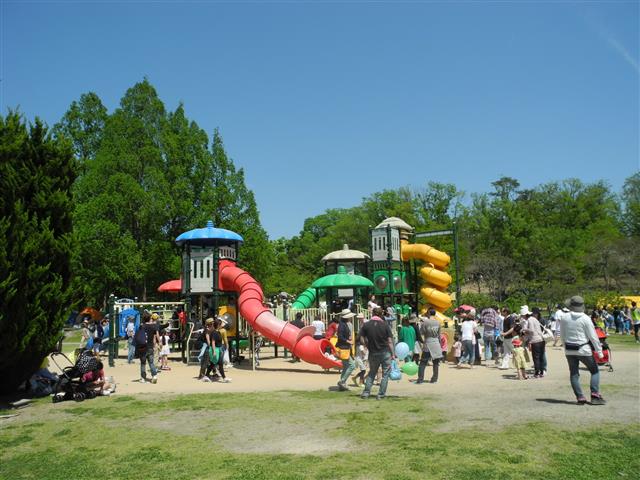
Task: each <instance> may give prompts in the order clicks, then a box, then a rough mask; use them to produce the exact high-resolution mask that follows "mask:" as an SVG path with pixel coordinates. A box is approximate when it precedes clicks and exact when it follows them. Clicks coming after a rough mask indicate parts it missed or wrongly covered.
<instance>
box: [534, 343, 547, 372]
mask: <svg viewBox="0 0 640 480" xmlns="http://www.w3.org/2000/svg"><path fill="white" fill-rule="evenodd" d="M544 347H545V343H544V340H543V341H542V342H536V343H532V344H531V356H532V357H533V370H534V374H535V375H542V374H543V371H544V359H543V357H544Z"/></svg>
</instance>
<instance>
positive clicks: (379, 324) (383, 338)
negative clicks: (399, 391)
mask: <svg viewBox="0 0 640 480" xmlns="http://www.w3.org/2000/svg"><path fill="white" fill-rule="evenodd" d="M358 336H359V338H360V341H362V342H364V345H365V346H366V347H367V349H368V350H369V375H367V379H366V381H365V383H364V391H363V392H362V394H361V395H360V398H363V399H364V398H369V396H370V395H371V386H372V385H373V379H374V378H375V376H376V373H377V372H378V369H379V368H380V367H382V380H381V381H380V390H378V395H377V397H376V398H377V399H378V400H382V399H383V398H385V396H386V394H387V384H388V383H389V373H390V372H391V360H393V359H395V358H396V355H395V351H394V348H393V334H392V333H391V328H390V327H389V325H388V324H387V323H386V322H385V321H384V320H383V319H382V309H381V308H380V307H375V308H374V309H373V311H372V316H371V320H370V321H368V322H367V323H365V324H364V325H363V326H362V328H361V329H360V334H359V335H358Z"/></svg>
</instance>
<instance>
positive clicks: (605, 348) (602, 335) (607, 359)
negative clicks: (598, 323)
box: [593, 327, 613, 372]
mask: <svg viewBox="0 0 640 480" xmlns="http://www.w3.org/2000/svg"><path fill="white" fill-rule="evenodd" d="M596 335H598V340H600V345H601V346H602V355H603V357H602V358H599V357H598V354H597V353H596V352H595V351H594V352H593V358H594V359H595V361H596V363H597V364H598V366H600V365H604V366H607V367H609V371H610V372H613V365H611V347H609V344H608V343H607V332H605V331H604V330H603V329H602V328H600V327H596Z"/></svg>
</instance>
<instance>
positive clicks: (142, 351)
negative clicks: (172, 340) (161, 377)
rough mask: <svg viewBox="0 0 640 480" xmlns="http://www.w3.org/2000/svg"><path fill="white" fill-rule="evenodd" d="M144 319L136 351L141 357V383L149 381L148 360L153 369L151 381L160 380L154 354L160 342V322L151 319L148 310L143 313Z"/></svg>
mask: <svg viewBox="0 0 640 480" xmlns="http://www.w3.org/2000/svg"><path fill="white" fill-rule="evenodd" d="M142 319H143V321H144V324H143V325H141V326H140V328H139V329H138V332H137V333H136V337H135V340H136V352H137V355H138V358H139V359H140V383H145V382H146V381H147V367H146V364H147V362H149V370H150V371H151V383H156V382H157V381H158V369H157V368H156V365H155V363H154V357H153V355H154V348H155V347H156V345H158V344H159V343H160V336H159V334H158V324H157V323H155V322H152V321H151V315H149V313H148V312H145V313H144V314H143V315H142ZM140 330H142V332H140ZM145 339H146V341H145Z"/></svg>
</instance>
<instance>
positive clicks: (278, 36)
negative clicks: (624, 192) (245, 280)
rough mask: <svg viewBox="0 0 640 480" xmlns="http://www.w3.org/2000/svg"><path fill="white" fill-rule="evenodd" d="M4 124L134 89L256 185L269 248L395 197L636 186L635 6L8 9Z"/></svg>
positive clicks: (639, 79) (51, 118) (20, 5)
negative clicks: (381, 195)
mask: <svg viewBox="0 0 640 480" xmlns="http://www.w3.org/2000/svg"><path fill="white" fill-rule="evenodd" d="M1 8H2V10H1V14H2V19H1V21H2V32H1V39H0V40H1V54H2V57H1V62H0V69H1V72H0V77H1V79H2V80H1V82H0V93H1V105H0V106H1V108H2V112H3V113H6V111H7V108H9V107H16V106H19V107H20V109H21V111H22V112H23V113H24V114H25V115H26V117H27V118H28V119H30V120H31V119H33V118H34V117H35V116H36V115H37V116H40V117H41V118H43V119H44V120H45V121H46V122H48V123H49V124H53V123H55V122H56V121H58V120H59V119H60V117H61V116H62V115H63V114H64V112H65V111H66V110H67V108H68V107H69V104H70V103H71V102H72V101H73V100H76V99H78V98H79V96H80V95H81V94H82V93H85V92H88V91H93V92H95V93H97V94H98V95H99V96H100V98H101V99H102V101H103V102H104V103H105V105H106V106H107V107H108V108H109V110H110V111H112V110H113V109H114V108H116V107H117V105H118V102H119V100H120V98H121V96H122V95H123V94H124V92H125V90H126V89H127V88H129V87H130V86H132V85H133V84H134V83H135V82H137V81H140V80H141V79H142V78H143V77H145V76H146V77H148V79H149V81H150V82H151V83H152V84H153V85H154V86H155V87H156V89H157V90H158V93H159V95H160V97H161V98H162V100H163V101H164V103H165V105H166V106H167V108H168V109H171V110H172V109H175V108H176V106H177V105H178V103H179V102H180V101H182V102H183V103H184V105H185V108H186V112H187V115H188V116H189V117H190V118H191V119H193V120H195V121H196V122H197V123H198V124H199V125H200V126H201V127H202V128H204V129H205V130H206V131H207V132H209V133H211V132H212V131H213V129H214V128H216V127H219V128H220V131H221V133H222V136H223V138H224V141H225V146H226V149H227V152H228V154H229V155H230V156H231V157H232V158H233V160H234V162H235V163H236V165H237V166H239V167H242V168H244V169H245V172H246V179H247V184H248V186H249V188H251V189H252V190H253V191H254V193H255V195H256V200H257V202H258V207H259V209H260V212H261V218H262V222H263V225H264V227H265V228H266V230H267V232H268V233H269V235H270V237H271V238H277V237H280V236H286V237H290V236H292V235H295V234H297V233H298V232H299V231H300V229H301V228H302V224H303V222H304V219H305V218H308V217H311V216H314V215H317V214H319V213H322V212H323V211H324V210H325V209H327V208H340V207H351V206H354V205H357V204H359V203H360V201H361V199H362V198H363V197H366V196H368V195H370V194H371V193H373V192H376V191H379V190H382V189H384V188H396V187H401V186H409V187H412V188H420V187H422V186H424V185H426V183H427V182H429V181H437V182H446V183H454V184H455V185H456V186H457V187H458V188H460V189H462V190H464V191H465V192H467V193H472V192H483V191H488V190H490V189H491V185H490V184H491V182H492V181H494V180H496V179H497V178H499V177H500V176H502V175H508V176H512V177H515V178H517V179H518V180H519V181H520V182H521V184H522V185H523V186H524V187H529V188H530V187H535V186H536V185H538V184H540V183H544V182H548V181H552V180H562V179H566V178H569V177H577V178H580V179H582V180H583V181H585V182H591V181H595V180H600V179H604V180H607V181H608V182H609V183H610V185H611V186H612V188H613V190H615V191H619V190H620V188H621V186H622V183H623V182H624V179H625V178H626V177H628V176H629V175H631V174H633V173H635V172H636V171H638V170H640V159H639V158H640V153H639V148H640V138H639V130H640V122H639V111H640V98H639V90H640V66H639V62H640V60H639V56H640V54H639V38H640V31H639V30H640V28H639V18H640V10H639V3H638V2H637V1H634V2H611V1H609V2H536V3H532V2H516V1H510V2H390V1H387V2H313V1H311V2H205V1H195V2H194V1H191V2H167V1H162V2H146V1H145V2H141V1H138V2H123V1H118V2H81V1H62V2H53V1H52V2H30V1H21V2H10V1H5V0H3V1H2V6H1Z"/></svg>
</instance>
